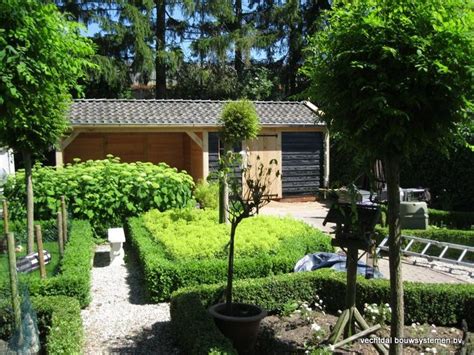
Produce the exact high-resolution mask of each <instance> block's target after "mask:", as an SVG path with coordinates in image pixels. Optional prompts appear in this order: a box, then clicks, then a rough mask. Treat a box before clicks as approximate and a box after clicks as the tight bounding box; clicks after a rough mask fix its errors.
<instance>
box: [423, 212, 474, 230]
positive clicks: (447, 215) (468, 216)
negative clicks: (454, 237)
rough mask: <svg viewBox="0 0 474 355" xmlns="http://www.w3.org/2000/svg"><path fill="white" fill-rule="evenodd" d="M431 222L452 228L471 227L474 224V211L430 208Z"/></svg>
mask: <svg viewBox="0 0 474 355" xmlns="http://www.w3.org/2000/svg"><path fill="white" fill-rule="evenodd" d="M428 214H429V223H430V224H431V225H435V226H438V227H447V228H450V229H471V228H472V226H473V225H474V212H456V211H441V210H435V209H432V208H430V209H429V210H428Z"/></svg>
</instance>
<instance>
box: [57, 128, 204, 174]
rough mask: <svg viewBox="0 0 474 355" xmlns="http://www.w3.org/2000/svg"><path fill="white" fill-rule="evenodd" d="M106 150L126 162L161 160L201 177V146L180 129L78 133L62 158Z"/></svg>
mask: <svg viewBox="0 0 474 355" xmlns="http://www.w3.org/2000/svg"><path fill="white" fill-rule="evenodd" d="M198 136H199V134H198ZM200 137H202V135H201V136H200ZM107 154H113V155H114V156H118V157H120V159H121V161H123V162H127V163H130V162H135V161H143V162H151V163H154V164H157V163H161V162H164V163H166V164H168V165H170V166H172V167H176V168H177V169H178V170H186V171H187V172H188V173H189V174H190V175H191V176H192V177H193V178H194V179H195V180H198V179H202V177H203V176H202V174H203V168H202V166H203V164H202V150H201V148H200V147H199V146H197V144H196V143H195V142H194V141H193V140H192V139H190V138H189V136H188V135H187V134H186V133H183V132H167V133H81V134H79V135H78V136H77V137H76V139H75V140H73V141H72V142H71V143H70V144H69V146H68V147H67V148H66V149H65V151H64V162H65V163H71V162H73V160H74V158H80V159H81V160H82V161H85V160H89V159H94V160H96V159H104V158H105V157H106V156H107Z"/></svg>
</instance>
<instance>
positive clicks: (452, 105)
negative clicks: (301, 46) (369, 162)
mask: <svg viewBox="0 0 474 355" xmlns="http://www.w3.org/2000/svg"><path fill="white" fill-rule="evenodd" d="M347 3H348V2H347V1H336V2H335V3H334V4H333V6H334V9H333V12H332V13H331V14H330V15H329V14H328V15H327V16H326V17H325V18H324V19H323V20H322V21H321V22H320V26H321V28H323V29H324V30H323V31H318V32H317V33H316V35H315V36H314V37H312V39H311V40H310V45H309V47H308V49H307V52H306V54H307V60H306V63H305V65H304V68H303V72H304V73H305V74H306V75H307V76H308V77H309V78H310V80H311V87H310V88H309V90H308V91H307V93H308V94H309V95H310V96H311V98H312V99H313V100H314V102H315V103H317V104H318V106H319V107H320V108H321V109H322V110H323V111H324V113H325V120H326V121H327V123H328V124H329V126H330V128H331V129H332V130H334V131H335V132H338V133H340V134H342V135H343V136H344V137H345V138H347V139H345V143H346V144H348V145H350V146H351V149H353V148H355V149H357V150H358V151H363V152H364V153H371V154H372V153H373V154H375V155H378V156H379V157H381V156H387V155H397V154H402V155H404V156H407V155H408V154H409V153H411V152H413V151H416V150H418V149H420V148H421V147H422V146H426V145H437V146H439V145H443V144H445V143H447V142H450V141H451V140H452V139H453V136H455V135H457V133H458V131H459V128H460V127H461V124H462V123H463V122H464V123H465V122H467V120H468V119H469V110H471V112H472V107H473V106H472V105H473V101H472V100H473V96H474V81H473V70H474V63H473V61H474V47H473V32H472V30H473V11H472V9H469V5H468V1H465V0H447V1H445V0H418V1H408V0H402V1H397V2H395V1H392V0H382V1H378V0H369V1H360V2H359V1H357V2H351V3H350V5H347ZM346 5H347V6H346Z"/></svg>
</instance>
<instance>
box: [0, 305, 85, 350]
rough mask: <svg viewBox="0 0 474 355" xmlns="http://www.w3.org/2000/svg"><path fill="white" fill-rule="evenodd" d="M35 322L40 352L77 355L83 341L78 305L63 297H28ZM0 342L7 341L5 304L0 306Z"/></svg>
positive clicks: (8, 310)
mask: <svg viewBox="0 0 474 355" xmlns="http://www.w3.org/2000/svg"><path fill="white" fill-rule="evenodd" d="M31 303H32V305H33V309H34V310H35V312H36V316H37V319H38V330H39V332H40V341H41V345H42V348H43V349H42V350H43V352H44V353H47V354H78V353H80V352H81V349H82V344H83V341H84V330H83V327H82V318H81V307H80V305H79V301H78V300H76V299H74V298H71V297H66V296H35V297H31ZM0 314H1V315H2V317H1V318H0V339H3V340H5V341H8V340H9V338H10V337H11V335H12V334H11V331H12V326H11V325H12V323H13V312H12V310H11V304H10V303H9V302H8V301H2V302H1V303H0Z"/></svg>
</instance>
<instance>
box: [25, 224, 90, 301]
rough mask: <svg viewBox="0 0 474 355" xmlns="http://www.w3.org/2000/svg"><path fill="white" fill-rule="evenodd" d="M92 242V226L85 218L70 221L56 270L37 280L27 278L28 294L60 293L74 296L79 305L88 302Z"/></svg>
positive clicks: (46, 294)
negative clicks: (51, 274) (63, 249)
mask: <svg viewBox="0 0 474 355" xmlns="http://www.w3.org/2000/svg"><path fill="white" fill-rule="evenodd" d="M93 255H94V242H93V235H92V229H91V226H90V224H89V222H87V221H79V220H74V221H72V223H71V233H70V234H69V242H68V244H67V247H66V249H65V251H64V257H63V259H62V260H61V262H60V266H59V268H60V270H59V274H57V275H56V276H53V277H48V278H47V279H44V280H41V279H37V278H30V279H29V280H28V288H29V291H30V294H31V295H41V296H56V295H63V296H69V297H73V298H76V299H77V300H78V301H79V304H80V305H81V307H85V306H87V305H88V304H89V302H90V284H91V268H92V257H93Z"/></svg>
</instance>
